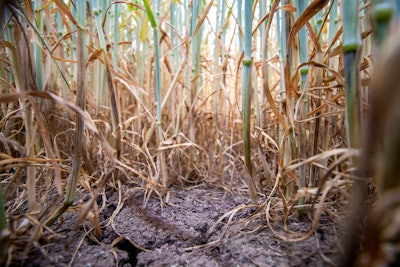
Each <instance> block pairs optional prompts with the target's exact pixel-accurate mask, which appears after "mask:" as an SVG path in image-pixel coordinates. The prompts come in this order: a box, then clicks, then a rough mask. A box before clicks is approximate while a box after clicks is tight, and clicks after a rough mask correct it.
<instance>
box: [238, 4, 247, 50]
mask: <svg viewBox="0 0 400 267" xmlns="http://www.w3.org/2000/svg"><path fill="white" fill-rule="evenodd" d="M245 1H246V0H245ZM242 6H243V4H242V0H237V12H238V14H237V18H238V24H239V31H238V43H239V54H240V53H242V51H243V35H242V31H241V29H242V25H243V24H242Z"/></svg>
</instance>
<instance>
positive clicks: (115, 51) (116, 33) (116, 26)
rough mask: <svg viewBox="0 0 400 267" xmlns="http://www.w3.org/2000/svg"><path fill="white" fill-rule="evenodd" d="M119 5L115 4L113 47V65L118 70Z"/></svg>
mask: <svg viewBox="0 0 400 267" xmlns="http://www.w3.org/2000/svg"><path fill="white" fill-rule="evenodd" d="M119 15H120V14H119V5H118V4H115V5H114V31H113V34H114V49H113V65H114V66H113V67H114V69H115V71H118V32H119V31H118V24H119V22H118V19H119Z"/></svg>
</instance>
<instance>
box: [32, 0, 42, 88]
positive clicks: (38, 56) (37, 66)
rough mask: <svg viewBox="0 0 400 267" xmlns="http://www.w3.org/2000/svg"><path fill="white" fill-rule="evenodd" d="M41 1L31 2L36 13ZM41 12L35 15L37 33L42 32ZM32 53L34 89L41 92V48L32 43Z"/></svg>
mask: <svg viewBox="0 0 400 267" xmlns="http://www.w3.org/2000/svg"><path fill="white" fill-rule="evenodd" d="M41 5H42V1H41V0H37V1H33V9H34V11H35V13H36V11H37V10H39V8H41ZM41 13H42V12H37V13H36V28H37V29H38V30H39V32H41V31H42V28H43V27H42V26H43V16H42V14H41ZM33 53H34V60H35V70H36V87H37V89H38V90H43V89H44V88H43V62H42V60H43V53H42V48H41V47H40V45H39V44H38V43H37V42H34V44H33Z"/></svg>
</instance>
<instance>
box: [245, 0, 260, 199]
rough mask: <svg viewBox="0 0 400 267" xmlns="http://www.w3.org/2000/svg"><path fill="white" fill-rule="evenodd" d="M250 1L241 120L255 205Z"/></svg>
mask: <svg viewBox="0 0 400 267" xmlns="http://www.w3.org/2000/svg"><path fill="white" fill-rule="evenodd" d="M252 19H253V15H252V1H245V2H244V58H243V80H242V120H243V149H244V162H245V166H246V170H247V175H246V177H247V180H246V181H247V186H248V187H249V191H250V197H251V200H252V202H253V203H257V191H256V186H255V184H254V181H253V173H252V165H251V142H250V116H251V67H252V58H251V45H252Z"/></svg>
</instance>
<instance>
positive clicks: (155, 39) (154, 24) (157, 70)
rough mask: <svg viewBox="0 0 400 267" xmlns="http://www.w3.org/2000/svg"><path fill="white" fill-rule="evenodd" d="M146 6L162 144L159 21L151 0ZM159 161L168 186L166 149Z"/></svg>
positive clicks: (158, 129)
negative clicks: (150, 28) (151, 31)
mask: <svg viewBox="0 0 400 267" xmlns="http://www.w3.org/2000/svg"><path fill="white" fill-rule="evenodd" d="M143 3H144V6H145V8H146V12H147V15H148V17H149V21H150V24H151V27H152V28H153V34H154V36H153V42H154V63H155V64H154V65H155V66H154V67H155V70H154V73H155V93H156V105H157V106H156V119H157V143H158V145H159V146H160V145H161V144H162V142H163V140H164V137H163V129H162V123H161V108H162V107H161V101H162V99H161V77H160V76H161V72H160V51H159V50H160V49H159V38H158V28H157V22H156V19H155V17H154V15H153V11H152V10H151V8H150V5H149V1H148V0H143ZM155 9H156V12H157V10H159V5H158V6H156V7H155ZM158 159H159V160H158V162H159V164H160V166H161V172H162V185H163V186H164V187H166V186H167V179H168V172H167V167H166V160H165V150H160V151H159V152H158Z"/></svg>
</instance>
